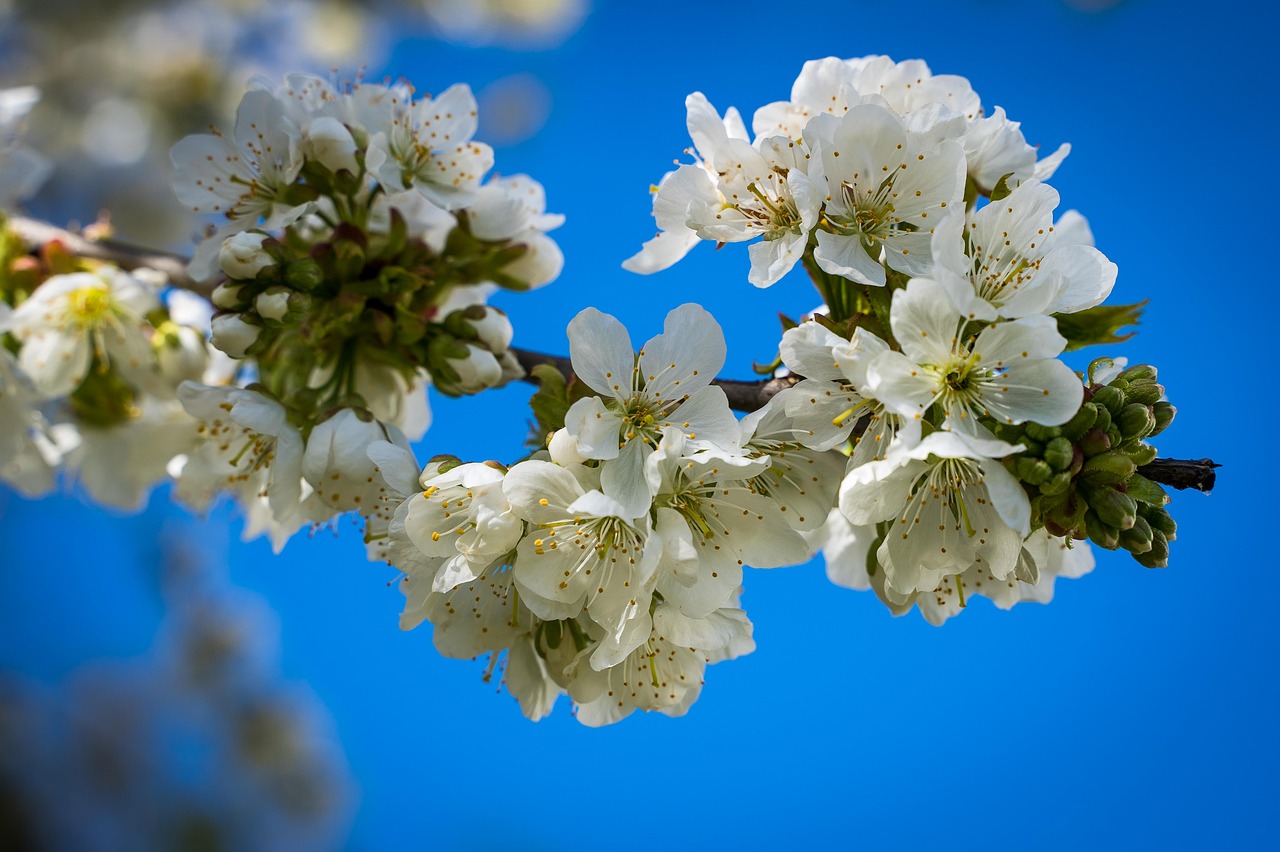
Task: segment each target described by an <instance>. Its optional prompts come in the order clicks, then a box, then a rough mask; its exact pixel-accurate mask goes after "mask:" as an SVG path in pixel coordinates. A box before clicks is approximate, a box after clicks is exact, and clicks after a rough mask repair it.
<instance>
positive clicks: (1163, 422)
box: [1147, 400, 1178, 438]
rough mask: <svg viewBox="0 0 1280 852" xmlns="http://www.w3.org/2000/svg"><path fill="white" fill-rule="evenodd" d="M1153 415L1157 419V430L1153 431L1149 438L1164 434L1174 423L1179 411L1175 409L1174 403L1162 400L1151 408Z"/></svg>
mask: <svg viewBox="0 0 1280 852" xmlns="http://www.w3.org/2000/svg"><path fill="white" fill-rule="evenodd" d="M1151 413H1152V415H1153V416H1154V417H1155V419H1156V428H1154V429H1152V430H1151V434H1150V435H1148V436H1147V437H1149V438H1150V437H1154V436H1156V435H1159V434H1160V433H1161V432H1163V431H1164V430H1165V428H1166V427H1168V425H1169V424H1170V423H1172V422H1173V418H1174V415H1176V414H1177V413H1178V409H1176V408H1174V407H1173V405H1172V403H1169V402H1166V401H1164V400H1161V401H1160V402H1157V403H1156V404H1155V405H1153V406H1152V407H1151Z"/></svg>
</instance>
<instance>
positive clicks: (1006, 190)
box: [989, 172, 1013, 201]
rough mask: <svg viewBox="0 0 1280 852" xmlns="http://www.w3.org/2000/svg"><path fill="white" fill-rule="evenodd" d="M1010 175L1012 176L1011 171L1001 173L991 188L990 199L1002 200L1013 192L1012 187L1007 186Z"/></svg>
mask: <svg viewBox="0 0 1280 852" xmlns="http://www.w3.org/2000/svg"><path fill="white" fill-rule="evenodd" d="M1011 177H1013V172H1009V173H1008V174H1007V175H1001V176H1000V180H998V181H996V185H995V186H994V187H992V188H991V195H990V196H989V198H990V199H991V200H992V201H1002V200H1004V199H1006V198H1008V197H1009V194H1010V193H1011V192H1013V188H1012V187H1010V186H1009V178H1011Z"/></svg>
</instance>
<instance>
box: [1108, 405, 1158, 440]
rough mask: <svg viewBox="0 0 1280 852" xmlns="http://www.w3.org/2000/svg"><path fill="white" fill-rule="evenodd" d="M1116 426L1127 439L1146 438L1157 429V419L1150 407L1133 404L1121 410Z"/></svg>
mask: <svg viewBox="0 0 1280 852" xmlns="http://www.w3.org/2000/svg"><path fill="white" fill-rule="evenodd" d="M1116 425H1118V426H1119V427H1120V432H1121V434H1123V435H1124V436H1125V437H1126V438H1145V437H1147V436H1148V435H1150V434H1151V430H1152V429H1154V428H1156V418H1155V414H1153V413H1152V411H1151V407H1150V406H1148V405H1142V404H1140V403H1136V402H1131V403H1129V404H1128V405H1126V406H1125V407H1124V408H1123V409H1121V411H1120V417H1119V418H1118V419H1117V420H1116Z"/></svg>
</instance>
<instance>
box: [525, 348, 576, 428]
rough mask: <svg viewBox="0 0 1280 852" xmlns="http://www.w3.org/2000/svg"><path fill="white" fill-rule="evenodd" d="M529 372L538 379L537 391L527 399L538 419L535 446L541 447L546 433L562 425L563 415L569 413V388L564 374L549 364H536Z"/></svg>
mask: <svg viewBox="0 0 1280 852" xmlns="http://www.w3.org/2000/svg"><path fill="white" fill-rule="evenodd" d="M531 372H532V374H533V377H534V378H535V379H537V380H538V391H537V393H535V394H534V395H533V397H532V398H531V399H530V400H529V406H530V407H531V408H532V409H533V416H534V417H535V418H537V421H538V430H539V431H540V433H541V434H540V435H539V436H538V437H539V438H540V439H541V440H540V443H539V445H538V447H537V448H538V449H541V448H542V446H543V443H542V442H545V440H546V437H547V435H549V434H551V433H552V432H554V431H556V430H557V429H561V428H563V427H564V418H565V415H566V414H568V413H569V405H570V403H569V388H568V385H567V384H566V382H565V380H564V376H563V375H561V373H560V371H559V370H557V369H556V368H555V367H553V366H552V365H551V364H538V365H537V366H535V367H534V368H533V370H532V371H531Z"/></svg>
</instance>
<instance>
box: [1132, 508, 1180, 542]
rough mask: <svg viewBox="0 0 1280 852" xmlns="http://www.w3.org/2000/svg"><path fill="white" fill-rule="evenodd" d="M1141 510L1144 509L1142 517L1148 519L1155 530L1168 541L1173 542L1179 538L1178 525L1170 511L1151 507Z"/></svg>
mask: <svg viewBox="0 0 1280 852" xmlns="http://www.w3.org/2000/svg"><path fill="white" fill-rule="evenodd" d="M1140 508H1141V509H1142V516H1143V517H1144V518H1146V519H1147V523H1149V524H1151V528H1152V529H1153V530H1159V531H1160V534H1161V535H1163V536H1164V537H1165V540H1166V541H1173V540H1174V539H1175V538H1177V537H1178V523H1177V521H1175V520H1174V519H1173V516H1172V515H1170V514H1169V512H1168V510H1166V509H1162V508H1160V507H1158V506H1150V505H1148V506H1142V507H1140Z"/></svg>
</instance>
